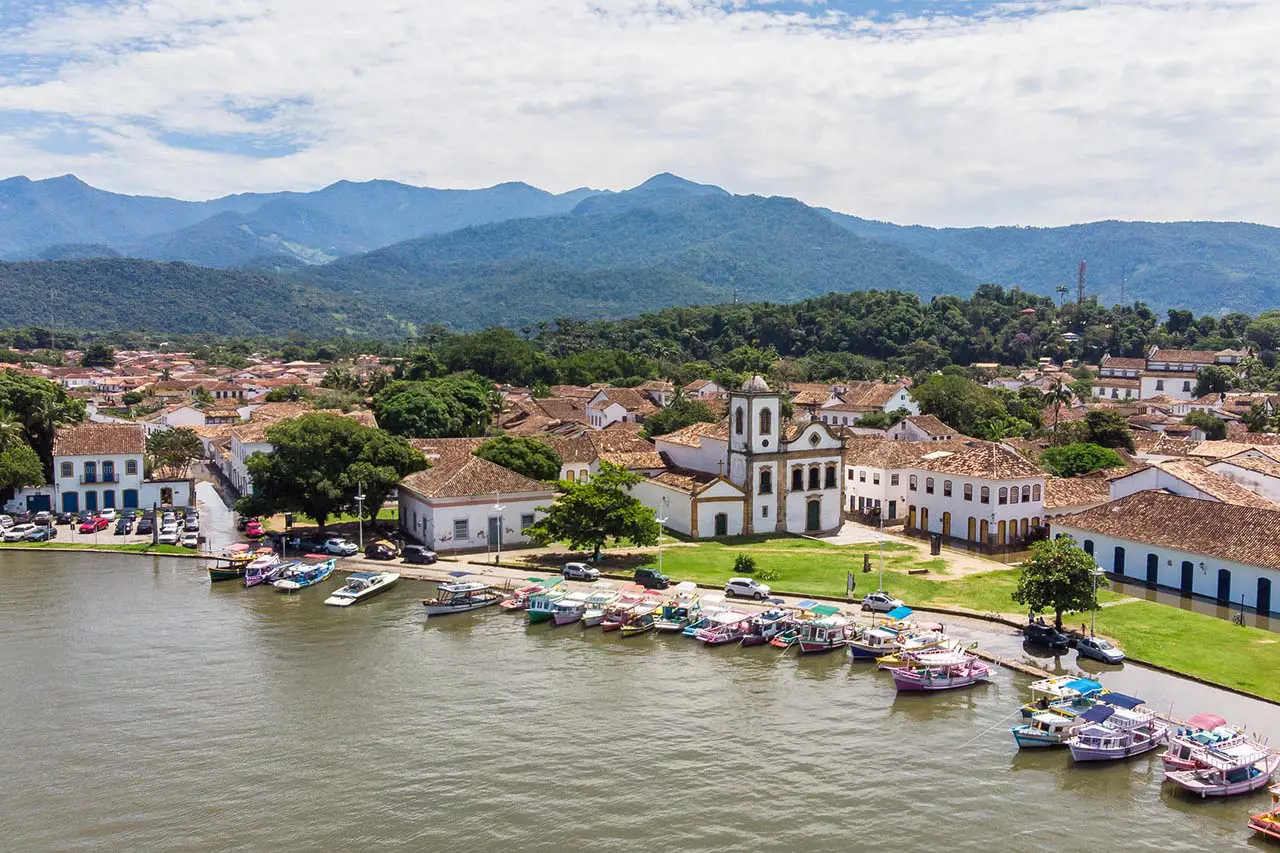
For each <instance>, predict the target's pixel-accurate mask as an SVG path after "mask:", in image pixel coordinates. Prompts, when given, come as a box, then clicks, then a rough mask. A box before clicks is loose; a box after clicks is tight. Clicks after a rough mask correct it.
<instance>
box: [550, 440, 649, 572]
mask: <svg viewBox="0 0 1280 853" xmlns="http://www.w3.org/2000/svg"><path fill="white" fill-rule="evenodd" d="M643 479H644V478H643V477H641V476H640V475H638V474H632V473H630V472H628V471H626V470H624V469H623V468H619V467H618V466H616V465H611V464H609V463H608V462H601V463H600V470H599V471H598V472H597V473H596V475H595V476H594V477H592V478H591V479H590V480H588V481H587V482H585V483H582V482H577V483H561V485H560V488H561V492H562V494H561V495H560V496H559V497H557V498H556V501H555V503H553V504H551V506H544V507H538V509H539V510H540V511H541V512H545V513H546V516H545V517H544V518H542V519H541V520H539V521H538V522H536V523H535V524H533V525H532V526H530V527H529V528H527V530H526V532H527V533H528V534H529V535H530V536H531V537H533V539H534V541H535V542H539V543H542V544H547V543H551V542H568V543H569V547H570V548H573V549H574V550H587V549H591V550H593V551H594V552H595V554H596V555H597V556H598V555H599V554H600V549H601V548H603V547H604V543H605V542H606V541H608V540H609V539H628V540H630V541H631V542H632V543H634V544H636V545H653V544H656V543H657V541H658V522H657V520H656V519H655V518H654V514H653V510H651V509H649V508H648V507H646V506H645V505H644V504H642V503H640V501H638V500H636V499H635V498H634V497H632V495H631V493H630V488H631V487H632V486H634V485H636V484H637V483H639V482H641V481H642V480H643Z"/></svg>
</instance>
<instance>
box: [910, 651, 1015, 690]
mask: <svg viewBox="0 0 1280 853" xmlns="http://www.w3.org/2000/svg"><path fill="white" fill-rule="evenodd" d="M890 672H891V674H892V675H893V686H894V687H896V688H898V690H899V691H937V690H954V689H956V688H958V687H970V686H972V685H974V684H978V683H980V682H983V681H987V680H988V679H990V678H991V667H990V666H988V665H987V664H986V662H985V661H982V660H979V659H978V658H976V657H974V656H973V655H970V654H966V653H965V652H937V651H935V652H920V653H918V654H916V655H915V656H914V659H913V661H912V666H909V667H903V668H901V669H894V670H890Z"/></svg>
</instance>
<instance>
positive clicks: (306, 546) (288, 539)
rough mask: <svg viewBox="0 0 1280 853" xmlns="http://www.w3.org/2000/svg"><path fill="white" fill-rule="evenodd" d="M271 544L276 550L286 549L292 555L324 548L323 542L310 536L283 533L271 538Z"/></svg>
mask: <svg viewBox="0 0 1280 853" xmlns="http://www.w3.org/2000/svg"><path fill="white" fill-rule="evenodd" d="M271 545H272V547H273V548H275V549H276V550H277V551H286V550H287V551H288V553H289V554H290V555H292V556H297V555H299V554H314V553H317V552H319V551H323V550H324V542H321V541H320V540H317V539H312V538H311V537H310V536H286V535H284V534H283V533H281V534H277V535H276V536H274V537H273V538H272V541H271Z"/></svg>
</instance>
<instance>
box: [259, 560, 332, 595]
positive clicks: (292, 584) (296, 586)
mask: <svg viewBox="0 0 1280 853" xmlns="http://www.w3.org/2000/svg"><path fill="white" fill-rule="evenodd" d="M337 567H338V561H337V559H336V558H334V557H330V558H329V559H327V560H324V561H323V562H320V563H299V564H298V565H297V566H294V567H293V568H292V569H289V570H288V572H286V573H285V574H284V575H283V576H281V577H279V578H277V579H276V580H274V581H272V582H271V585H272V586H274V587H275V588H276V589H278V590H280V591H282V592H297V591H298V590H300V589H306V588H307V587H309V586H315V585H316V584H318V583H321V582H322V581H326V580H328V579H329V575H331V574H333V570H334V569H336V568H337Z"/></svg>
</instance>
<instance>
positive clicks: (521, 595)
mask: <svg viewBox="0 0 1280 853" xmlns="http://www.w3.org/2000/svg"><path fill="white" fill-rule="evenodd" d="M525 580H526V581H528V582H529V586H525V587H521V588H520V589H517V590H516V591H515V592H513V593H512V594H511V596H510V597H509V598H507V599H506V600H505V601H503V602H502V603H501V604H499V605H498V606H499V607H501V608H502V609H503V610H506V611H507V612H508V613H515V612H517V611H520V610H524V609H525V608H526V607H528V606H529V599H530V598H531V597H532V596H534V595H536V594H537V593H539V592H542V591H543V590H544V589H552V588H554V587H556V586H558V585H559V584H560V582H561V581H562V580H564V579H563V578H525Z"/></svg>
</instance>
